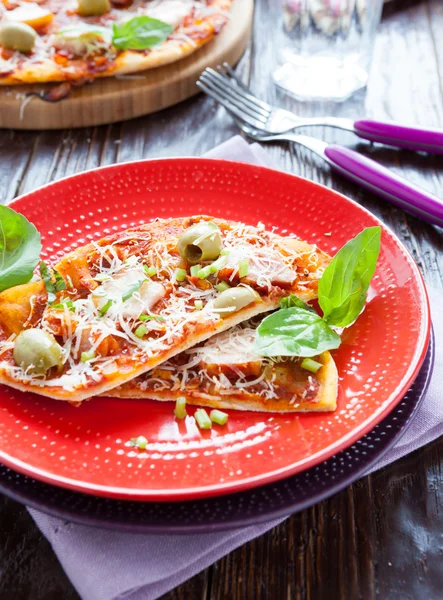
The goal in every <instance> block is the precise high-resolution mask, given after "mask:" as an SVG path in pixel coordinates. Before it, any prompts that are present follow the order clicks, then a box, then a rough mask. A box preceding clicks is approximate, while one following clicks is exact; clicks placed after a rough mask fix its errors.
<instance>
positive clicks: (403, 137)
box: [354, 119, 443, 154]
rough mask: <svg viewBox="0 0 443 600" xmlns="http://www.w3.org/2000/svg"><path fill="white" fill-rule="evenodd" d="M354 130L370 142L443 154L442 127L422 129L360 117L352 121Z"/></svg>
mask: <svg viewBox="0 0 443 600" xmlns="http://www.w3.org/2000/svg"><path fill="white" fill-rule="evenodd" d="M354 132H355V133H356V134H357V135H358V136H359V137H361V138H364V139H365V140H370V141H371V142H380V143H381V144H387V145H388V146H398V147H399V148H408V149H409V150H422V151H423V152H432V153H433V154H443V129H423V128H418V127H407V126H404V125H398V124H397V123H389V122H387V123H383V122H382V121H373V120H371V119H361V120H360V121H355V122H354Z"/></svg>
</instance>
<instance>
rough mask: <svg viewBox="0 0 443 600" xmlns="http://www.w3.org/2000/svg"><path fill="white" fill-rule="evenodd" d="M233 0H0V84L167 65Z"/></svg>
mask: <svg viewBox="0 0 443 600" xmlns="http://www.w3.org/2000/svg"><path fill="white" fill-rule="evenodd" d="M231 2H232V0H36V1H34V2H30V1H28V0H0V85H11V84H20V83H45V82H51V81H55V82H63V81H71V82H87V81H91V80H93V79H95V78H96V77H107V76H110V75H118V74H124V73H134V72H137V71H142V70H146V69H152V68H154V67H158V66H161V65H165V64H168V63H172V62H174V61H177V60H180V59H181V58H183V57H185V56H188V55H189V54H191V53H192V52H195V51H196V50H197V49H198V48H199V47H200V46H202V45H203V44H205V43H206V42H208V41H209V40H210V39H212V38H213V37H214V36H215V35H216V34H218V33H219V32H220V31H221V29H222V28H223V26H224V25H225V23H226V22H227V20H228V18H229V9H230V5H231Z"/></svg>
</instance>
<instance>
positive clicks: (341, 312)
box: [254, 227, 381, 370]
mask: <svg viewBox="0 0 443 600" xmlns="http://www.w3.org/2000/svg"><path fill="white" fill-rule="evenodd" d="M380 239H381V228H380V227H368V228H367V229H364V230H363V231H362V232H361V233H359V234H358V235H357V236H356V237H355V238H354V239H352V240H350V241H349V242H348V243H347V244H345V246H343V248H342V249H341V250H339V251H338V252H337V254H336V255H335V256H334V258H333V259H332V261H331V262H330V264H329V265H328V267H327V268H326V269H325V271H324V273H323V275H322V277H321V279H320V281H319V286H318V301H319V304H320V306H321V308H322V309H323V312H324V316H323V318H322V317H320V316H319V315H318V314H317V313H316V312H315V311H314V310H313V309H312V307H310V306H308V305H307V304H305V303H304V302H302V301H301V300H299V299H297V298H296V297H295V296H292V295H291V296H289V297H288V298H285V299H283V300H282V301H281V307H282V308H281V309H280V310H279V311H277V312H275V313H273V314H272V315H269V316H268V317H266V318H265V319H264V320H263V321H262V322H261V324H260V325H259V326H258V328H257V335H256V338H255V342H254V351H255V352H256V353H257V354H259V355H261V356H300V357H308V358H309V357H312V356H315V355H318V354H321V353H322V352H324V351H326V350H333V349H335V348H338V347H339V345H340V342H341V340H340V337H339V336H338V335H337V333H335V331H333V330H332V329H331V327H330V326H331V325H332V326H335V327H346V326H348V325H350V324H351V323H353V322H354V321H355V319H356V318H357V317H358V315H359V314H360V312H361V311H362V309H363V307H364V304H365V302H366V296H367V292H368V289H369V285H370V282H371V279H372V276H373V275H374V272H375V268H376V264H377V258H378V255H379V252H380ZM305 364H306V363H305ZM307 364H310V363H307ZM310 366H311V367H312V366H313V365H312V364H310ZM305 368H306V367H305ZM308 370H310V369H308Z"/></svg>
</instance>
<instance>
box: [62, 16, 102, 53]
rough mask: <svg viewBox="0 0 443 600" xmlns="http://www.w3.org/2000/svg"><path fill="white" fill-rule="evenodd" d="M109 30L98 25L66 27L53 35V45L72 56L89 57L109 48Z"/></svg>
mask: <svg viewBox="0 0 443 600" xmlns="http://www.w3.org/2000/svg"><path fill="white" fill-rule="evenodd" d="M111 36H112V33H111V31H110V29H106V27H99V26H98V25H97V26H95V25H87V24H79V25H75V26H72V27H66V28H65V29H62V30H61V31H59V32H58V33H56V34H55V35H54V40H53V45H54V48H55V49H56V50H59V51H60V50H62V51H65V52H68V53H69V54H72V55H73V56H90V55H91V54H94V53H96V52H101V51H105V50H109V49H110V47H111Z"/></svg>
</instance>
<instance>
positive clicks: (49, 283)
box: [40, 260, 66, 304]
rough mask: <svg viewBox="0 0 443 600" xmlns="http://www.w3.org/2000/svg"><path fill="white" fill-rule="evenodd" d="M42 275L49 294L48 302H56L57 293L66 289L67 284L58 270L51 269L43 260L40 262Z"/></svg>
mask: <svg viewBox="0 0 443 600" xmlns="http://www.w3.org/2000/svg"><path fill="white" fill-rule="evenodd" d="M40 275H41V277H42V279H43V281H44V283H45V288H46V291H47V292H48V302H49V304H52V303H53V302H55V299H56V294H57V292H61V291H62V290H65V289H66V282H65V280H64V279H63V277H62V276H61V275H60V273H59V272H58V271H57V270H56V269H52V272H51V269H50V268H49V267H48V265H47V264H46V263H45V262H44V261H43V260H42V261H41V262H40Z"/></svg>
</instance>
